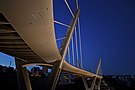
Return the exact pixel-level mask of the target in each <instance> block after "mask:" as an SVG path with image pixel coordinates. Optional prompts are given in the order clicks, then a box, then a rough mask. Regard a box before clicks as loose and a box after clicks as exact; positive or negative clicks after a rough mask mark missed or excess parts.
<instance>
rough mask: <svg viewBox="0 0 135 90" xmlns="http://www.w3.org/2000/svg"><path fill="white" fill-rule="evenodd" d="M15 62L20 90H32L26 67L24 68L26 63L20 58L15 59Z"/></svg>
mask: <svg viewBox="0 0 135 90" xmlns="http://www.w3.org/2000/svg"><path fill="white" fill-rule="evenodd" d="M15 62H16V69H17V78H18V86H19V90H32V88H31V84H30V80H29V75H28V72H27V69H26V67H22V64H23V63H24V62H23V61H21V60H20V59H18V58H15Z"/></svg>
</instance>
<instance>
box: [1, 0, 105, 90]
mask: <svg viewBox="0 0 135 90" xmlns="http://www.w3.org/2000/svg"><path fill="white" fill-rule="evenodd" d="M65 1H66V0H65ZM66 4H67V6H68V8H69V10H70V7H69V5H68V3H67V2H66ZM79 13H80V8H79V7H77V10H76V12H74V13H72V15H73V18H72V20H71V22H70V24H69V25H68V29H67V33H66V35H65V38H64V39H63V41H62V44H61V47H60V48H58V46H57V43H56V38H55V32H54V30H55V28H54V23H55V22H56V23H59V22H57V21H55V20H54V17H53V1H52V0H40V1H39V0H36V1H33V0H23V1H18V0H1V1H0V51H1V52H3V53H5V54H8V55H11V56H13V57H15V62H16V68H17V75H18V83H19V89H20V90H32V87H31V84H30V80H29V76H28V73H27V69H26V66H29V65H32V64H35V65H42V66H46V67H51V68H52V72H51V75H50V76H49V78H48V81H47V83H46V87H47V89H48V90H54V89H55V87H56V84H57V81H58V78H59V75H60V73H61V72H62V71H66V72H70V73H74V74H77V75H81V76H82V78H83V81H84V84H85V87H86V89H87V90H93V88H94V85H95V81H96V79H97V78H98V79H102V76H100V75H98V70H99V66H98V68H97V72H96V73H95V74H94V73H91V72H88V71H86V70H83V69H82V66H80V68H79V67H75V66H73V65H71V64H70V63H68V62H67V61H66V60H65V56H66V54H67V51H68V47H69V45H70V41H71V39H72V35H73V33H74V30H75V27H76V23H77V22H78V21H79V19H78V18H79ZM100 63H101V62H100ZM100 63H99V65H100ZM88 77H93V78H94V80H93V84H92V87H91V88H88V87H87V83H86V81H85V79H86V78H88Z"/></svg>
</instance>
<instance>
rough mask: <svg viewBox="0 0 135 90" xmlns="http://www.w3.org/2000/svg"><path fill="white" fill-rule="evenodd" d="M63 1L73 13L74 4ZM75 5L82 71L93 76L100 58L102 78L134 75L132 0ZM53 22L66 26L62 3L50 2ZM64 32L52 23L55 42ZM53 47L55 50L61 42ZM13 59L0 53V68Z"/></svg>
mask: <svg viewBox="0 0 135 90" xmlns="http://www.w3.org/2000/svg"><path fill="white" fill-rule="evenodd" d="M67 1H68V2H69V5H70V6H71V9H72V10H73V12H75V9H76V5H75V0H67ZM79 4H80V9H81V12H80V22H81V36H82V50H83V66H84V69H86V70H89V69H90V70H91V71H92V72H95V70H96V67H97V64H98V61H99V58H100V57H102V65H101V66H102V67H101V68H102V70H103V74H135V69H134V68H135V0H80V2H79ZM54 19H55V20H57V21H60V22H63V23H65V24H69V23H70V20H71V19H72V16H71V14H70V12H69V11H68V8H67V7H66V4H65V3H64V0H54ZM66 30H67V28H66V27H63V26H61V25H58V24H56V23H55V32H56V38H61V37H63V36H64V35H65V32H66ZM77 33H78V32H77ZM57 43H58V47H59V46H60V43H61V41H57ZM70 50H71V47H70ZM71 58H72V57H71ZM7 59H8V60H7ZM13 59H14V58H12V57H9V56H7V55H3V54H1V53H0V64H3V65H9V61H10V60H13ZM12 65H13V66H14V64H12Z"/></svg>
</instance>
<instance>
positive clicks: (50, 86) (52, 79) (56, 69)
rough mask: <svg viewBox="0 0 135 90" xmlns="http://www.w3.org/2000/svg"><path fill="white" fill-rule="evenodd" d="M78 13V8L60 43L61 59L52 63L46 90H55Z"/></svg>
mask: <svg viewBox="0 0 135 90" xmlns="http://www.w3.org/2000/svg"><path fill="white" fill-rule="evenodd" d="M79 13H80V8H78V9H77V10H76V12H75V17H73V19H72V20H71V23H70V27H69V28H68V30H67V33H66V35H65V37H66V38H65V39H64V40H63V42H62V45H61V48H62V49H61V51H60V54H61V56H62V57H61V60H59V61H56V62H55V63H54V66H53V68H52V72H51V74H50V76H49V78H48V80H47V83H46V87H47V90H55V87H56V85H57V81H58V79H59V75H60V73H61V70H62V66H63V62H64V60H65V56H66V53H67V49H68V46H69V44H70V41H71V38H72V35H73V32H74V29H75V25H76V22H77V20H78V17H79Z"/></svg>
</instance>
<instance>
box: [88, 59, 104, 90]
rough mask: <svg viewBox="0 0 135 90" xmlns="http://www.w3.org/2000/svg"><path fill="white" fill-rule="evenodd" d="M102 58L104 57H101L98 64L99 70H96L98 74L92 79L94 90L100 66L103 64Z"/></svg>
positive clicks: (91, 89)
mask: <svg viewBox="0 0 135 90" xmlns="http://www.w3.org/2000/svg"><path fill="white" fill-rule="evenodd" d="M101 60H102V59H101V58H100V60H99V63H98V66H97V70H96V76H95V77H94V78H93V81H92V84H91V88H90V90H94V87H95V83H96V79H97V75H98V72H99V68H100V65H101Z"/></svg>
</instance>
